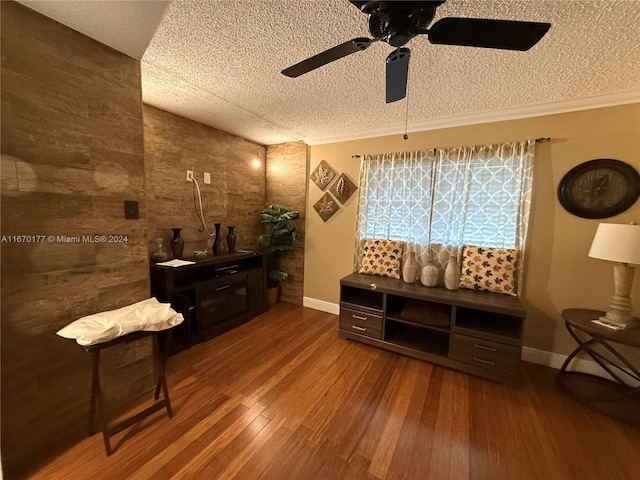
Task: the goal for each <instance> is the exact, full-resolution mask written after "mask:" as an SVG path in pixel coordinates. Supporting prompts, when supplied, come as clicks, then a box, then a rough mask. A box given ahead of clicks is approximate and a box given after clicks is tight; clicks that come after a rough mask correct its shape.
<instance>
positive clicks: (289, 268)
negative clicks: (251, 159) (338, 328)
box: [265, 142, 309, 305]
mask: <svg viewBox="0 0 640 480" xmlns="http://www.w3.org/2000/svg"><path fill="white" fill-rule="evenodd" d="M308 175H309V171H308V161H307V144H306V143H304V142H290V143H283V144H280V145H270V146H269V147H267V191H266V202H265V204H266V205H270V204H274V203H277V204H280V205H284V206H285V207H287V208H289V210H297V211H298V212H300V219H299V220H297V221H296V222H295V226H296V241H295V243H296V245H295V249H294V250H292V251H291V252H289V253H288V254H287V255H285V256H284V257H282V264H281V267H282V271H283V272H287V273H288V274H289V277H288V278H287V280H285V281H284V282H283V283H282V287H281V291H280V300H283V301H285V302H291V303H295V304H298V305H302V296H303V283H304V249H305V227H304V224H305V218H306V207H305V205H306V186H307V176H308Z"/></svg>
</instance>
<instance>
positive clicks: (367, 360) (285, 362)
mask: <svg viewBox="0 0 640 480" xmlns="http://www.w3.org/2000/svg"><path fill="white" fill-rule="evenodd" d="M337 324H338V317H337V316H336V315H330V314H327V313H323V312H319V311H316V310H312V309H308V308H304V307H300V306H296V305H292V304H286V303H280V304H278V305H277V306H276V307H275V308H273V309H272V310H270V311H269V312H268V313H266V314H264V315H261V316H260V317H258V318H256V319H254V320H252V321H251V322H249V323H247V324H244V325H242V326H240V327H238V328H236V329H234V330H233V331H231V332H227V333H226V334H224V335H222V336H220V337H217V338H214V339H212V340H210V341H208V342H206V343H204V344H199V345H197V346H195V347H194V348H192V349H191V350H188V351H184V352H181V353H179V354H177V355H175V356H173V357H170V358H169V363H168V372H167V374H168V377H167V379H168V384H169V392H170V396H171V402H172V406H173V412H174V417H173V418H172V419H169V418H167V417H166V415H165V414H164V411H162V412H158V413H156V414H154V415H153V416H152V417H150V418H148V419H146V420H144V421H142V422H141V423H140V424H138V425H135V426H133V427H131V429H129V430H128V431H125V432H122V433H121V434H119V435H118V436H116V437H115V438H114V441H113V442H112V445H113V446H114V447H115V449H116V451H115V453H114V454H113V455H112V456H110V457H106V455H105V452H104V448H103V444H102V438H101V436H100V435H94V436H92V437H89V438H87V439H86V440H84V441H83V442H81V443H79V444H78V445H76V446H74V447H73V448H72V449H70V450H68V451H67V452H65V453H64V454H62V455H60V456H59V457H58V458H56V459H55V460H53V461H52V462H51V463H50V464H48V465H46V466H44V467H42V468H40V470H39V471H37V472H36V473H34V474H33V476H32V477H31V478H35V479H65V480H67V479H74V478H78V479H80V478H82V479H103V478H104V479H128V478H135V479H147V478H153V479H163V478H176V479H227V478H237V479H243V480H244V479H258V478H259V479H277V480H283V479H322V480H334V479H393V480H397V479H412V480H413V479H434V480H443V479H455V480H465V479H470V480H471V479H478V480H485V479H491V480H493V479H509V480H519V479H545V480H548V479H559V480H560V479H561V480H566V479H581V480H582V479H626V478H629V479H631V478H638V472H639V471H640V455H638V452H639V448H640V429H639V428H638V427H636V426H631V425H627V424H623V423H620V422H617V421H615V420H613V419H610V418H609V417H605V416H603V415H601V414H598V413H595V412H592V411H591V410H589V409H587V408H586V407H584V406H582V405H580V404H578V403H576V402H574V401H572V400H571V399H569V398H568V397H566V396H565V395H563V394H562V393H561V392H559V391H558V389H557V387H556V385H555V383H554V382H555V380H554V376H555V373H556V371H555V370H551V369H548V368H545V367H540V366H537V365H533V364H528V363H525V364H524V365H523V372H522V373H523V382H522V386H521V387H519V388H512V387H505V386H502V385H500V384H497V383H493V382H490V381H487V380H483V379H480V378H476V377H472V376H468V375H467V374H464V373H459V372H455V371H453V370H448V369H445V368H441V367H437V366H434V365H431V364H429V363H425V362H421V361H418V360H414V359H411V358H407V357H403V356H400V355H397V354H394V353H390V352H386V351H383V350H379V349H377V348H374V347H369V346H366V345H362V344H358V343H355V342H350V341H344V340H340V339H338V338H337Z"/></svg>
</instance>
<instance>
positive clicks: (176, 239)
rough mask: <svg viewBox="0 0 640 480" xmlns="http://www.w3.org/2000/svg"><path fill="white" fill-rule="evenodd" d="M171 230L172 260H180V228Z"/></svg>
mask: <svg viewBox="0 0 640 480" xmlns="http://www.w3.org/2000/svg"><path fill="white" fill-rule="evenodd" d="M171 230H173V238H172V239H171V252H172V253H173V258H182V252H184V240H183V239H182V237H181V236H180V230H182V228H172V229H171Z"/></svg>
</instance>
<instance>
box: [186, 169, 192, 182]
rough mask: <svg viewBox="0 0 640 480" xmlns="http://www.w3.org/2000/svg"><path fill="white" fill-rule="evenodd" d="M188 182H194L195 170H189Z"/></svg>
mask: <svg viewBox="0 0 640 480" xmlns="http://www.w3.org/2000/svg"><path fill="white" fill-rule="evenodd" d="M187 182H193V170H187Z"/></svg>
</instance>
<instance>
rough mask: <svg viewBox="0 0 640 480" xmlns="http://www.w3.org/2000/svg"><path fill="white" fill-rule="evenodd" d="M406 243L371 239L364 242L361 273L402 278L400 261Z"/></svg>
mask: <svg viewBox="0 0 640 480" xmlns="http://www.w3.org/2000/svg"><path fill="white" fill-rule="evenodd" d="M403 246H404V242H400V241H397V240H384V239H377V238H369V239H366V240H365V241H364V255H363V256H362V268H361V269H360V272H359V273H367V274H369V275H381V276H383V277H391V278H400V259H401V258H402V247H403Z"/></svg>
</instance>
